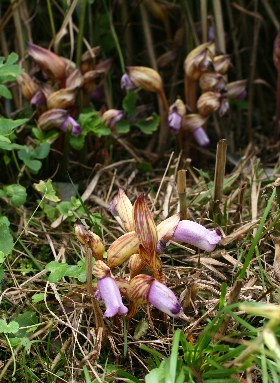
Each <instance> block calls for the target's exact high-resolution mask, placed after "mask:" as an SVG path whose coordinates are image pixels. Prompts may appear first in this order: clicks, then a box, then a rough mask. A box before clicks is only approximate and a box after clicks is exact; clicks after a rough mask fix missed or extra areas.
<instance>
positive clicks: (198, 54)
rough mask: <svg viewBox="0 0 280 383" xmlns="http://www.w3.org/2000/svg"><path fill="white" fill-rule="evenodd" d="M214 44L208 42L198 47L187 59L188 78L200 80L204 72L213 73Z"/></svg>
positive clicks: (185, 67) (185, 66)
mask: <svg viewBox="0 0 280 383" xmlns="http://www.w3.org/2000/svg"><path fill="white" fill-rule="evenodd" d="M213 47H214V46H213V44H212V43H211V42H207V43H204V44H201V45H198V46H197V47H196V48H195V49H193V50H192V51H191V52H190V53H189V54H188V55H187V57H186V59H185V62H184V70H185V73H186V75H187V76H188V77H190V78H191V79H193V80H198V79H199V77H200V76H201V75H202V73H203V72H211V71H213V70H214V66H213Z"/></svg>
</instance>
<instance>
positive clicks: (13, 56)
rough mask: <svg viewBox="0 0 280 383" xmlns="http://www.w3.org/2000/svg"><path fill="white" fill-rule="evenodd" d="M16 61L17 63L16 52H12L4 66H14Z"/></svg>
mask: <svg viewBox="0 0 280 383" xmlns="http://www.w3.org/2000/svg"><path fill="white" fill-rule="evenodd" d="M17 61H18V54H17V53H16V52H12V53H10V54H9V56H8V57H7V60H6V64H15V63H16V62H17Z"/></svg>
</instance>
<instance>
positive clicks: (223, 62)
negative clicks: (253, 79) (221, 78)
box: [213, 55, 231, 74]
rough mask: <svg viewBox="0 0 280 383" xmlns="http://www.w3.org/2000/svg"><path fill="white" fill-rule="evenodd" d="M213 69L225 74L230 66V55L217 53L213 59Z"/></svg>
mask: <svg viewBox="0 0 280 383" xmlns="http://www.w3.org/2000/svg"><path fill="white" fill-rule="evenodd" d="M213 64H214V68H215V71H216V72H218V73H220V74H226V73H227V72H228V70H229V67H230V66H231V58H230V55H218V56H215V57H214V59H213Z"/></svg>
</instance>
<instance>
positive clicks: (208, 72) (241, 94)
mask: <svg viewBox="0 0 280 383" xmlns="http://www.w3.org/2000/svg"><path fill="white" fill-rule="evenodd" d="M230 66H231V59H230V56H229V55H227V54H220V53H217V52H216V50H215V45H214V43H212V42H207V43H204V44H201V45H199V46H197V47H196V48H195V49H194V50H192V51H191V52H190V53H189V54H188V55H187V57H186V59H185V62H184V70H185V77H186V84H187V86H190V87H191V86H195V81H199V87H200V90H201V95H200V97H199V98H198V100H197V102H196V107H197V110H198V113H194V112H195V111H192V112H193V114H187V115H184V116H183V117H182V122H181V124H180V125H178V126H177V131H178V130H179V129H180V128H182V129H184V130H188V131H190V132H191V133H192V134H193V137H194V139H195V140H196V141H197V143H198V144H199V145H200V146H208V145H209V143H210V141H209V138H208V136H207V134H206V132H205V131H204V129H203V125H204V124H205V123H206V121H207V119H208V117H209V116H210V115H211V114H213V113H217V114H218V115H219V116H223V115H224V114H225V113H226V112H227V111H228V110H229V101H228V100H229V99H232V98H239V99H243V98H245V97H246V90H245V84H246V81H245V80H241V81H235V82H232V83H228V82H227V77H226V75H227V73H228V71H229V69H230ZM188 101H190V100H187V102H188ZM172 112H173V111H172V110H170V114H172Z"/></svg>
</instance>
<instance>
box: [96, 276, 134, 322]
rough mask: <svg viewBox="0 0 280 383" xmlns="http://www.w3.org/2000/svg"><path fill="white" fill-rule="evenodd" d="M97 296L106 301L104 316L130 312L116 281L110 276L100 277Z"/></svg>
mask: <svg viewBox="0 0 280 383" xmlns="http://www.w3.org/2000/svg"><path fill="white" fill-rule="evenodd" d="M95 297H96V299H102V300H103V301H104V303H105V306H106V311H105V313H104V315H103V317H104V318H108V317H113V316H114V315H116V314H120V315H125V314H126V313H127V312H128V309H127V307H125V306H124V305H123V303H122V298H121V294H120V290H119V288H118V286H117V284H116V281H115V280H114V279H113V278H111V277H110V276H107V277H104V278H101V279H98V281H97V291H96V294H95Z"/></svg>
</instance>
